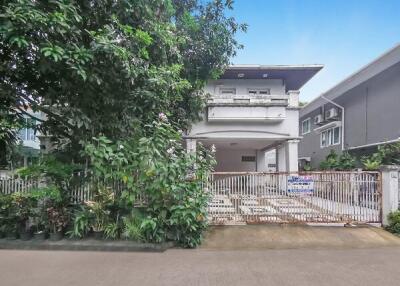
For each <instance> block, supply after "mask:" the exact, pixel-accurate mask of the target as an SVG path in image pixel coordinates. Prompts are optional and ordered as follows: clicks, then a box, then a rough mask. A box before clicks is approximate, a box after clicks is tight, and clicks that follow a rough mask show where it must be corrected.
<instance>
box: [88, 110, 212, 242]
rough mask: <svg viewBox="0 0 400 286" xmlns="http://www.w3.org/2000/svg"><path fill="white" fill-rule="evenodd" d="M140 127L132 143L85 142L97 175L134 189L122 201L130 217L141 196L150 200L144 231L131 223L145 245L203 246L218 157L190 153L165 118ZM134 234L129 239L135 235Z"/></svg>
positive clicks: (203, 152)
mask: <svg viewBox="0 0 400 286" xmlns="http://www.w3.org/2000/svg"><path fill="white" fill-rule="evenodd" d="M136 128H137V130H141V134H139V135H140V136H135V137H133V138H130V139H129V140H125V141H120V142H112V141H111V140H109V139H107V138H105V137H99V138H94V139H93V142H90V143H84V142H83V144H85V152H86V154H87V155H88V156H89V157H90V162H91V165H92V166H93V173H94V176H95V177H96V178H99V179H100V178H101V179H102V180H105V181H109V182H112V181H114V180H121V181H123V182H124V183H126V185H127V188H128V190H127V191H124V192H122V194H121V196H120V197H119V198H118V200H119V201H120V204H119V206H120V208H121V209H123V208H125V210H126V211H127V212H128V213H129V212H130V211H131V210H132V209H133V208H134V206H135V203H136V198H137V197H138V195H139V194H140V195H144V196H145V197H146V198H147V207H146V208H145V209H143V219H142V221H141V224H140V228H138V225H137V224H134V223H131V222H130V221H129V220H128V221H126V222H129V224H128V226H129V227H130V228H132V229H133V232H134V233H141V234H142V235H143V239H144V240H145V241H148V242H162V241H166V240H174V241H176V242H177V243H178V244H180V245H182V246H184V247H195V246H197V245H198V244H199V243H200V241H201V237H202V232H203V231H204V229H205V228H206V226H207V214H206V206H207V199H208V198H207V195H206V194H205V191H204V189H203V184H202V183H203V180H205V178H207V175H208V173H209V172H210V171H211V170H212V166H213V164H214V163H215V160H214V157H213V154H212V152H210V151H209V150H207V149H206V148H204V147H203V146H201V145H200V146H198V148H197V152H196V154H189V153H187V152H186V150H185V148H184V147H183V146H182V141H183V139H182V135H181V132H179V131H177V130H176V129H175V128H174V127H173V126H172V124H170V123H169V122H168V119H167V117H166V116H165V115H164V114H160V116H159V120H157V121H154V122H153V123H152V124H148V125H144V126H137V127H136ZM138 133H140V132H138ZM126 227H127V225H125V228H126ZM125 230H127V229H125ZM129 232H130V231H128V232H127V233H125V234H126V235H125V237H130V236H132V235H130V234H129ZM134 236H138V235H136V234H135V235H134Z"/></svg>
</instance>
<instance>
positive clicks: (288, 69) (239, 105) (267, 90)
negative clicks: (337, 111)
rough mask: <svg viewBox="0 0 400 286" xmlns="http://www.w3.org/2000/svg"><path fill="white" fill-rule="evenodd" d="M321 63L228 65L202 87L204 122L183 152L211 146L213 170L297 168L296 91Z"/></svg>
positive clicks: (194, 130)
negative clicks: (204, 105)
mask: <svg viewBox="0 0 400 286" xmlns="http://www.w3.org/2000/svg"><path fill="white" fill-rule="evenodd" d="M321 69H322V66H321V65H300V66H263V65H233V66H230V67H229V68H228V69H227V70H226V71H225V73H224V74H223V75H222V76H221V77H220V78H219V79H218V80H215V81H211V82H209V83H208V84H207V86H206V90H205V91H206V92H207V93H208V94H209V95H210V97H209V99H208V102H207V106H206V110H205V112H204V114H203V120H202V121H200V122H197V123H196V124H194V125H193V126H192V128H191V130H189V132H188V134H187V135H186V136H185V138H186V144H187V148H188V150H189V151H190V150H194V149H195V148H196V144H197V143H198V142H201V143H202V144H204V145H206V146H211V145H215V146H216V150H217V151H216V159H217V166H216V171H219V172H233V171H235V172H238V171H239V172H250V171H260V172H266V171H276V170H277V171H285V172H286V171H287V172H293V171H294V172H295V171H297V168H298V161H297V159H298V150H297V148H298V142H299V128H298V118H299V90H300V88H301V87H302V86H303V85H304V84H305V83H306V82H308V81H309V80H310V79H311V78H312V77H313V76H314V75H315V74H316V73H317V72H318V71H319V70H321Z"/></svg>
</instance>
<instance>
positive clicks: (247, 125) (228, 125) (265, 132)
mask: <svg viewBox="0 0 400 286" xmlns="http://www.w3.org/2000/svg"><path fill="white" fill-rule="evenodd" d="M298 114H299V111H298V110H297V109H286V118H285V119H284V120H281V121H271V122H263V121H260V122H245V121H244V122H226V121H224V122H209V121H207V120H206V114H204V115H203V120H202V121H200V122H197V123H196V124H194V125H193V126H192V128H191V130H190V134H189V135H190V136H196V137H207V138H246V139H248V138H266V139H284V138H297V137H298V134H299V126H298V118H299V117H298V116H299V115H298Z"/></svg>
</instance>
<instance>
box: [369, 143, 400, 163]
mask: <svg viewBox="0 0 400 286" xmlns="http://www.w3.org/2000/svg"><path fill="white" fill-rule="evenodd" d="M361 162H362V163H363V165H364V168H365V169H367V170H377V169H378V168H379V167H380V166H382V165H398V164H400V143H393V144H385V145H380V146H378V150H377V151H376V152H374V153H373V154H371V155H369V156H364V157H363V158H361Z"/></svg>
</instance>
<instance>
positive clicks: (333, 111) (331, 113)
mask: <svg viewBox="0 0 400 286" xmlns="http://www.w3.org/2000/svg"><path fill="white" fill-rule="evenodd" d="M336 116H338V111H337V109H336V108H334V107H333V108H331V109H329V110H327V111H326V113H325V117H326V119H331V118H335V117H336Z"/></svg>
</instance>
